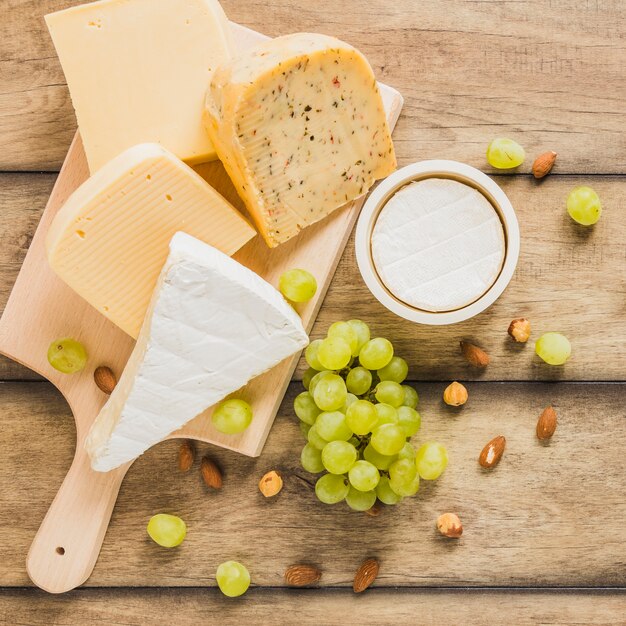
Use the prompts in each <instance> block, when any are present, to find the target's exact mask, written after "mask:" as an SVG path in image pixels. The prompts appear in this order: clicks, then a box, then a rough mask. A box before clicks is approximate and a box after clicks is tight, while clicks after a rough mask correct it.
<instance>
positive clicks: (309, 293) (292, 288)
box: [278, 270, 317, 302]
mask: <svg viewBox="0 0 626 626" xmlns="http://www.w3.org/2000/svg"><path fill="white" fill-rule="evenodd" d="M278 288H279V289H280V292H281V293H282V294H283V296H285V298H287V300H291V301H292V302H308V301H309V300H310V299H311V298H312V297H313V296H314V295H315V292H316V291H317V281H316V280H315V276H313V274H311V273H310V272H307V271H306V270H287V271H286V272H283V273H282V274H281V276H280V278H279V279H278Z"/></svg>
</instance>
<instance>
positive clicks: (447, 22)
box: [0, 0, 626, 173]
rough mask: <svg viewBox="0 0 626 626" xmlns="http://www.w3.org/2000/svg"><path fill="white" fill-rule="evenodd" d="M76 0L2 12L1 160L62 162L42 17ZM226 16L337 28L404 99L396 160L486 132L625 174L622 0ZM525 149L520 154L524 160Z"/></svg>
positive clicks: (259, 26)
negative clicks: (404, 106) (510, 137)
mask: <svg viewBox="0 0 626 626" xmlns="http://www.w3.org/2000/svg"><path fill="white" fill-rule="evenodd" d="M80 3H81V0H45V1H44V2H41V1H39V0H21V1H20V0H5V4H8V5H9V10H8V11H5V12H4V14H3V20H2V22H1V23H0V145H2V146H3V151H2V154H0V169H5V170H37V169H47V170H56V169H59V167H60V165H61V163H62V161H63V158H64V157H65V153H66V152H67V148H68V146H69V143H70V140H71V138H72V136H73V134H74V131H75V128H76V126H75V119H74V114H73V111H72V106H71V102H70V99H69V95H68V92H67V88H66V86H65V78H64V76H63V72H62V70H61V68H60V65H59V63H58V60H57V58H56V55H55V53H54V49H53V46H52V42H51V40H50V37H49V35H48V33H47V31H46V28H45V25H44V22H43V19H42V16H43V15H44V14H45V13H47V12H50V11H54V10H58V9H61V8H65V7H67V6H71V5H74V4H80ZM222 4H223V6H224V9H225V10H226V13H227V14H228V16H229V17H230V19H232V20H234V21H237V22H239V23H242V24H245V25H246V26H250V27H253V28H255V29H256V30H260V31H261V32H265V33H267V34H268V35H272V36H276V35H279V34H285V33H288V32H296V31H303V30H305V31H310V32H323V33H328V34H332V35H336V36H338V37H340V38H343V39H345V40H346V41H348V42H350V43H352V44H353V45H355V46H357V47H358V48H360V49H362V51H363V52H364V53H365V54H366V55H367V57H368V58H369V59H370V62H371V63H372V65H373V67H374V70H375V72H376V73H377V75H378V77H379V79H380V80H382V81H383V82H386V83H388V84H390V85H392V86H394V87H395V88H397V89H398V90H400V91H401V92H402V93H403V94H404V95H405V97H406V98H407V102H408V106H407V108H406V110H405V115H404V116H403V118H402V120H401V122H400V124H399V126H398V132H397V134H396V136H395V138H394V139H395V142H396V147H397V152H398V155H399V158H400V164H406V163H407V162H410V161H414V160H417V159H424V158H452V159H459V160H462V161H466V162H468V163H470V164H472V165H475V166H477V167H481V168H484V167H486V163H485V160H484V153H485V149H486V146H487V144H488V143H489V141H490V140H491V139H493V137H494V136H498V135H510V136H512V137H513V138H515V139H517V140H519V141H520V142H521V143H522V144H523V145H524V146H525V147H526V149H527V151H528V154H529V157H532V156H533V155H535V154H538V153H540V152H542V151H544V150H547V149H551V150H556V151H557V152H558V153H559V159H558V162H557V166H556V169H555V171H557V172H568V173H571V172H574V173H590V172H595V173H626V149H625V148H626V137H625V136H624V133H623V128H624V127H625V126H626V110H625V109H624V106H623V102H624V101H625V100H626V76H625V75H624V72H623V63H624V62H623V59H624V55H625V54H626V42H625V40H624V38H623V36H622V34H623V32H624V29H625V28H626V15H625V14H624V11H623V3H622V2H621V0H597V1H594V2H575V1H574V0H528V1H526V2H506V1H504V0H493V1H491V2H459V1H458V0H420V2H415V0H398V1H396V2H394V3H392V4H390V3H389V2H388V1H387V0H370V2H368V10H367V11H363V10H362V9H363V6H362V2H359V1H358V0H341V2H339V3H337V1H336V0H318V1H317V2H315V3H311V2H309V1H308V0H275V1H273V2H272V8H271V11H268V10H267V3H266V2H265V1H261V0H251V1H249V2H240V1H238V0H223V2H222ZM531 161H532V158H529V160H528V161H527V163H526V164H525V165H524V166H523V170H524V171H529V169H530V165H531Z"/></svg>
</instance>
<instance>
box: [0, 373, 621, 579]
mask: <svg viewBox="0 0 626 626" xmlns="http://www.w3.org/2000/svg"><path fill="white" fill-rule="evenodd" d="M444 387H445V385H444V384H434V383H421V384H417V385H416V388H417V390H418V392H419V394H420V407H419V408H420V412H421V415H422V430H421V432H420V433H418V435H417V436H416V437H415V442H416V443H419V442H423V441H428V440H438V441H441V442H442V443H444V444H445V445H446V446H447V447H448V450H449V455H450V465H449V467H448V469H447V470H446V472H445V473H444V475H443V476H442V477H441V479H440V480H439V481H437V482H434V483H428V482H426V481H424V482H423V484H422V488H421V490H420V492H419V493H418V495H417V496H416V497H415V498H412V499H409V500H407V501H405V502H403V503H402V504H401V505H399V506H397V507H390V508H385V509H384V510H383V512H382V513H381V514H380V515H379V516H378V517H374V518H372V517H369V516H367V515H365V514H361V513H353V512H351V511H349V510H348V508H347V507H346V506H345V505H343V504H341V505H338V506H334V507H328V506H325V505H322V504H321V503H319V502H317V500H316V499H315V496H314V494H313V491H312V484H313V482H314V479H313V477H312V476H311V475H310V474H307V473H306V472H304V471H303V470H302V469H301V468H300V467H299V450H300V447H301V445H302V444H303V441H302V439H301V438H300V437H301V435H300V433H299V428H298V426H297V423H296V420H295V418H294V417H293V415H292V410H291V401H292V399H293V397H294V395H295V393H297V392H298V391H299V385H298V384H296V383H294V384H293V385H292V386H291V387H290V393H289V394H288V397H287V399H286V400H285V402H284V403H283V406H282V408H281V411H280V414H279V417H278V419H277V420H276V423H275V426H274V428H273V429H272V432H271V434H270V437H269V439H268V442H267V445H266V448H265V451H264V453H263V455H262V456H261V457H259V458H257V459H252V458H248V457H242V456H241V455H238V454H235V453H232V452H229V451H226V450H223V449H217V448H215V447H211V446H207V445H202V444H201V445H200V446H199V454H198V457H200V456H201V455H202V454H204V453H207V452H208V453H210V454H211V456H212V458H214V459H215V460H216V462H217V463H218V464H219V466H220V467H221V469H222V471H223V475H224V485H223V488H222V490H221V491H219V492H213V491H209V490H208V489H207V488H206V487H204V485H203V483H202V480H201V477H200V473H199V464H198V463H196V466H195V467H194V468H193V469H192V470H191V471H190V472H188V473H187V474H180V473H179V472H178V470H177V465H176V456H177V449H178V445H177V443H176V442H174V441H168V442H165V443H162V444H160V445H158V446H156V447H155V448H153V449H151V450H150V451H149V452H148V453H147V454H146V455H144V456H143V457H141V458H140V459H139V460H138V461H136V462H135V464H134V465H133V466H132V467H131V469H130V471H129V473H128V475H127V477H126V480H125V482H124V483H123V485H122V488H121V490H120V494H119V498H118V502H117V505H116V508H115V510H114V512H113V516H112V518H111V524H110V527H109V530H108V532H107V535H106V537H105V541H104V545H103V547H102V552H101V555H100V559H99V561H98V563H97V565H96V568H95V570H94V573H93V575H92V576H91V578H90V579H89V580H88V581H87V583H86V584H87V585H88V586H95V587H100V586H181V587H186V586H198V585H199V586H212V585H214V578H213V577H214V572H215V568H216V567H217V565H218V564H219V563H221V562H222V561H224V560H227V559H237V560H240V561H242V562H244V563H245V564H246V565H247V566H248V567H249V569H250V571H251V572H252V575H253V578H254V581H255V583H256V584H257V585H262V586H268V585H271V586H282V585H283V584H284V582H283V572H284V570H285V568H286V567H287V566H289V565H292V564H294V563H298V562H310V563H312V564H314V565H317V566H318V567H320V568H321V569H322V570H323V572H324V574H323V577H322V581H321V584H322V585H323V586H333V587H335V586H341V587H350V586H351V585H352V577H353V575H354V572H355V570H356V568H357V567H358V565H359V564H360V562H361V561H362V560H363V559H364V558H366V557H368V556H376V557H378V558H380V560H381V573H380V576H379V578H378V580H377V585H380V586H396V585H397V586H409V587H430V586H436V585H443V586H453V587H465V586H484V585H488V586H492V585H495V586H537V585H546V586H583V587H588V586H626V547H625V545H624V540H623V533H622V531H621V526H620V522H619V520H622V519H624V517H626V502H625V501H624V497H623V494H624V490H625V489H626V483H625V481H626V477H625V475H624V472H623V451H624V449H626V407H625V406H624V402H623V398H624V392H625V391H626V386H625V385H624V384H568V383H561V384H558V385H554V384H538V383H523V384H519V383H517V384H512V383H501V384H495V383H483V382H476V383H472V384H469V383H468V385H467V387H468V390H469V401H468V403H467V405H465V407H464V408H463V409H461V410H460V411H458V410H451V409H449V408H447V407H445V406H444V405H443V403H442V401H441V393H442V392H443V389H444ZM548 404H553V405H554V407H555V408H556V411H557V413H558V417H559V425H558V428H557V431H556V434H555V435H554V437H553V439H552V441H551V442H550V443H549V444H547V445H544V444H541V443H540V442H538V441H537V440H536V437H535V425H536V421H537V418H538V416H539V414H540V413H541V411H542V409H543V408H544V407H545V406H547V405H548ZM0 432H2V433H3V437H2V438H1V440H0V458H2V459H3V475H4V476H10V477H11V480H10V481H5V483H4V486H3V489H2V490H0V546H2V554H3V558H2V560H0V586H30V582H29V580H28V577H27V575H26V571H25V567H24V556H25V554H26V551H27V549H28V545H29V544H30V542H31V540H32V537H33V535H34V533H35V531H36V529H37V526H38V524H39V521H40V520H41V518H42V516H43V514H44V513H45V511H46V509H47V507H48V505H49V502H50V500H51V499H52V497H53V495H54V493H55V491H56V488H57V485H58V484H59V482H60V481H61V479H62V477H63V475H64V474H65V472H66V471H67V467H68V466H69V464H70V461H71V459H72V455H73V448H74V438H75V434H74V426H73V420H72V418H71V414H70V412H69V410H68V408H67V406H66V405H65V403H64V401H63V400H62V398H61V397H60V395H59V394H58V393H57V392H56V391H55V390H54V389H53V388H52V386H50V385H48V384H47V383H2V384H0ZM499 434H503V435H505V436H506V438H507V447H506V451H505V453H504V456H503V458H502V461H501V462H500V464H499V465H498V467H497V468H496V469H495V470H494V471H492V472H491V473H489V472H487V471H485V470H482V469H481V468H480V467H479V465H478V463H477V458H478V454H479V452H480V450H481V449H482V447H483V445H484V444H485V443H486V442H487V441H488V440H490V439H491V438H492V437H494V436H495V435H499ZM271 469H276V470H278V471H280V472H281V473H282V475H283V478H284V483H285V485H284V488H283V490H282V491H281V493H280V494H279V495H278V496H277V497H275V498H272V499H267V500H266V499H265V498H264V497H263V496H262V495H261V493H260V492H259V490H258V486H257V483H258V481H259V479H260V477H261V476H262V475H263V474H264V473H265V472H267V471H268V470H271ZM445 511H453V512H456V513H457V514H458V515H459V516H460V517H461V519H462V521H463V524H464V533H463V536H462V538H461V539H460V540H458V541H449V540H446V539H444V538H442V537H440V536H439V535H438V533H437V531H436V529H435V521H436V519H437V517H438V516H439V514H440V513H443V512H445ZM157 512H169V513H174V514H177V515H180V516H181V517H182V518H183V519H185V521H186V522H187V524H188V527H189V532H188V535H187V538H186V540H185V541H184V543H183V544H182V545H181V546H180V548H177V549H175V550H164V549H162V548H159V547H158V546H157V545H155V544H154V543H153V542H152V541H151V540H150V539H149V538H148V536H147V535H146V532H145V526H146V523H147V521H148V519H149V518H150V516H151V515H153V514H155V513H157ZM59 558H60V559H62V558H64V557H62V556H59Z"/></svg>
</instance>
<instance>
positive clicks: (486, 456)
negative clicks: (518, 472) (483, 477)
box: [478, 435, 506, 469]
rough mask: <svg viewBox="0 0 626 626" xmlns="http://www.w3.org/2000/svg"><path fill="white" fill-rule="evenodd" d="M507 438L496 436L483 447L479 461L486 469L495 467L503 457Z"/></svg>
mask: <svg viewBox="0 0 626 626" xmlns="http://www.w3.org/2000/svg"><path fill="white" fill-rule="evenodd" d="M505 446H506V439H505V438H504V437H503V436H502V435H499V436H498V437H494V438H493V439H492V440H491V441H490V442H489V443H488V444H487V445H486V446H485V447H484V448H483V449H482V452H481V453H480V456H479V457H478V462H479V463H480V464H481V465H482V466H483V467H484V468H486V469H491V468H493V467H495V466H496V465H497V464H498V463H499V462H500V459H501V458H502V453H503V452H504V447H505Z"/></svg>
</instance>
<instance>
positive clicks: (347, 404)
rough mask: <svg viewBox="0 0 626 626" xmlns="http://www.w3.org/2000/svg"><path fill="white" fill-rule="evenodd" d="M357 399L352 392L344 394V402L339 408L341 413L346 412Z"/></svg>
mask: <svg viewBox="0 0 626 626" xmlns="http://www.w3.org/2000/svg"><path fill="white" fill-rule="evenodd" d="M357 400H358V398H357V397H356V396H355V395H354V394H353V393H348V395H347V396H346V402H345V404H344V405H343V407H342V408H341V412H342V413H346V412H347V411H348V409H349V408H350V407H351V406H352V405H353V404H354V403H355V402H356V401H357Z"/></svg>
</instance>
